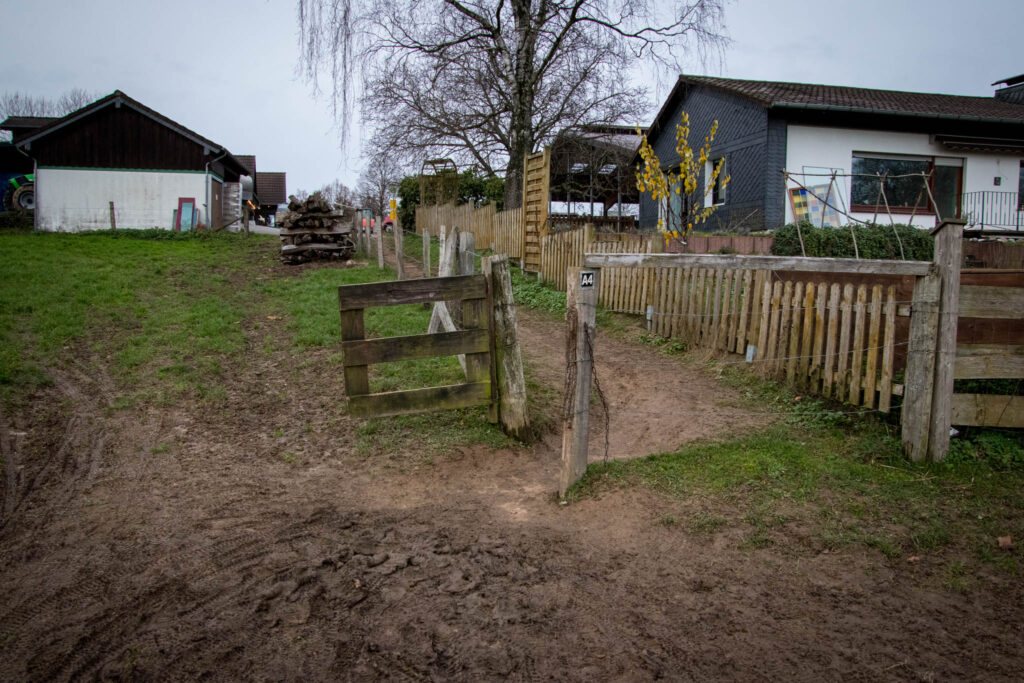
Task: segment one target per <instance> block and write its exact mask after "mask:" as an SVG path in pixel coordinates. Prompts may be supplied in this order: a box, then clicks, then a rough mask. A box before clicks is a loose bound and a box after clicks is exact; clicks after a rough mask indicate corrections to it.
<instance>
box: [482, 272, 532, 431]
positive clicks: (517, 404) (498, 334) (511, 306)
mask: <svg viewBox="0 0 1024 683" xmlns="http://www.w3.org/2000/svg"><path fill="white" fill-rule="evenodd" d="M481 265H482V268H483V271H484V275H485V276H487V277H488V278H490V281H491V292H492V295H491V296H492V300H493V307H494V358H493V360H492V363H493V364H494V365H495V367H496V368H497V375H498V384H497V392H498V396H499V400H500V403H499V406H498V419H499V420H500V421H501V429H502V431H504V432H505V433H506V434H508V435H510V436H512V437H514V438H516V439H519V440H520V441H527V440H529V438H530V436H531V434H530V418H529V415H528V414H527V409H526V378H525V375H524V372H523V355H522V351H521V350H520V348H519V330H518V325H517V321H516V304H515V301H514V299H513V297H512V274H511V269H510V266H509V262H508V257H507V256H505V255H504V254H498V255H496V256H488V257H486V258H485V259H484V260H483V263H482V264H481Z"/></svg>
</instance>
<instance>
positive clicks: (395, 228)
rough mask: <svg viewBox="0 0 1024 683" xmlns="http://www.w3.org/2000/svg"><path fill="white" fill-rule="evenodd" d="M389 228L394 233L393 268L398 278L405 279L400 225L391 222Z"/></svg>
mask: <svg viewBox="0 0 1024 683" xmlns="http://www.w3.org/2000/svg"><path fill="white" fill-rule="evenodd" d="M391 230H392V232H393V233H394V235H395V269H396V270H397V271H398V279H399V280H404V279H405V258H404V256H405V248H404V246H403V235H402V227H401V226H400V225H399V224H398V223H392V224H391Z"/></svg>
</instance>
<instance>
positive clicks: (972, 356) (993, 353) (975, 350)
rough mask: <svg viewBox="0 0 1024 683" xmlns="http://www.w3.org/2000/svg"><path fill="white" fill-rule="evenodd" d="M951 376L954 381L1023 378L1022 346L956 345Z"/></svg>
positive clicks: (1023, 349) (1023, 353)
mask: <svg viewBox="0 0 1024 683" xmlns="http://www.w3.org/2000/svg"><path fill="white" fill-rule="evenodd" d="M953 376H954V377H955V378H956V379H1017V378H1021V377H1024V345H1022V344H957V347H956V364H955V367H954V371H953Z"/></svg>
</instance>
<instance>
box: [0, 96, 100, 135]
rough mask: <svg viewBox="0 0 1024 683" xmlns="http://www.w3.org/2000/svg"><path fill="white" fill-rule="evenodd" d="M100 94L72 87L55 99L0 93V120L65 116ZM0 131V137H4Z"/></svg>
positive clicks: (95, 98)
mask: <svg viewBox="0 0 1024 683" xmlns="http://www.w3.org/2000/svg"><path fill="white" fill-rule="evenodd" d="M100 97H102V95H100V94H96V93H90V92H87V91H86V90H83V89H82V88H72V89H71V90H68V91H67V92H65V93H64V94H63V95H61V96H60V97H58V98H57V99H55V100H51V99H48V98H46V97H43V96H41V95H30V94H29V93H23V92H5V93H3V94H0V121H3V120H4V119H6V118H7V117H8V116H65V115H67V114H70V113H71V112H73V111H75V110H77V109H81V108H82V107H84V106H85V105H87V104H89V103H91V102H94V101H95V100H98V99H99V98H100ZM3 135H5V134H4V133H0V139H6V138H3V137H2V136H3Z"/></svg>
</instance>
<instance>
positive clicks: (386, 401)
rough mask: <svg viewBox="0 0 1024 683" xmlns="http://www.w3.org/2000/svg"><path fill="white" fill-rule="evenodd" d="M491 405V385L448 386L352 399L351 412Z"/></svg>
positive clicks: (400, 412) (381, 413)
mask: <svg viewBox="0 0 1024 683" xmlns="http://www.w3.org/2000/svg"><path fill="white" fill-rule="evenodd" d="M490 402H491V383H490V382H474V383H471V384H452V385H449V386H444V387H429V388H427V389H410V390H407V391H388V392H384V393H380V394H367V395H365V396H350V397H349V403H348V407H349V413H350V414H352V415H355V416H367V415H372V416H374V417H381V416H385V415H403V414H406V413H425V412H428V411H431V410H453V409H455V408H471V407H473V406H479V405H486V404H488V403H490Z"/></svg>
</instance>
